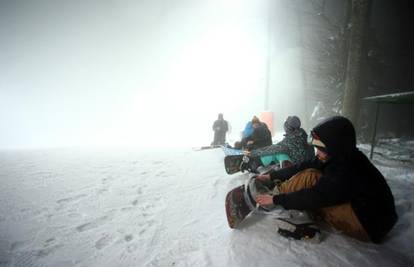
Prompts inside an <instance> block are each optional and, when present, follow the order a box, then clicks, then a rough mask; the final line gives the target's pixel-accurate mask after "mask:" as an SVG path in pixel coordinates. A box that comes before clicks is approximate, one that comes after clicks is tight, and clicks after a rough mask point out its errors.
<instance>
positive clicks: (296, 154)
mask: <svg viewBox="0 0 414 267" xmlns="http://www.w3.org/2000/svg"><path fill="white" fill-rule="evenodd" d="M300 126H301V122H300V119H299V118H298V117H297V116H289V117H287V119H286V121H285V123H284V124H283V128H284V130H285V134H284V138H283V139H282V141H280V142H278V143H276V144H274V145H270V146H267V147H264V148H261V149H257V150H254V151H252V152H251V153H250V156H251V157H263V156H268V155H275V154H277V153H286V154H287V155H288V156H289V158H290V159H289V160H290V161H291V162H292V163H293V164H297V163H301V162H303V161H305V160H308V159H311V158H312V157H313V156H314V152H313V148H312V146H310V145H309V144H308V135H307V134H306V132H305V130H303V129H302V128H301V127H300Z"/></svg>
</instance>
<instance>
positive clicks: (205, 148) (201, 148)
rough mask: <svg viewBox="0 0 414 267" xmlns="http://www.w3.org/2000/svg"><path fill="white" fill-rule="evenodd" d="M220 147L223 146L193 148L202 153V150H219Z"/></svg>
mask: <svg viewBox="0 0 414 267" xmlns="http://www.w3.org/2000/svg"><path fill="white" fill-rule="evenodd" d="M219 147H221V146H220V145H211V146H201V147H195V148H193V150H195V151H200V150H207V149H214V148H219Z"/></svg>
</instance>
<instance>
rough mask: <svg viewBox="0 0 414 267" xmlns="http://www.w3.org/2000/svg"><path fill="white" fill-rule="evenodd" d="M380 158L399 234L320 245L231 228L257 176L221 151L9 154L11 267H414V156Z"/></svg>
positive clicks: (2, 169) (4, 194) (269, 225)
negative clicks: (230, 205) (234, 204)
mask: <svg viewBox="0 0 414 267" xmlns="http://www.w3.org/2000/svg"><path fill="white" fill-rule="evenodd" d="M390 144H391V145H392V142H390ZM412 144H413V143H412V142H411V143H410V142H408V145H405V146H401V147H400V149H402V148H404V149H402V150H403V151H402V152H403V153H406V154H407V153H412V151H411V150H408V148H410V147H412ZM361 148H362V149H364V150H366V149H368V147H365V146H362V147H361ZM413 151H414V149H413ZM384 153H385V154H387V153H386V151H385V152H384V151H382V154H384ZM385 154H384V155H385ZM387 155H388V154H387ZM374 162H375V164H376V165H377V166H378V167H379V168H380V170H381V171H382V172H383V173H384V174H385V176H386V178H387V180H388V182H389V184H390V186H391V189H392V191H393V193H394V196H395V199H396V205H397V211H398V214H399V216H400V220H399V222H398V224H397V225H396V227H395V228H394V229H393V231H392V233H391V234H390V236H389V239H388V240H387V241H386V242H385V243H384V244H381V245H375V244H364V243H361V242H359V241H356V240H353V239H351V238H348V237H345V236H343V235H341V234H340V233H335V232H331V233H327V232H324V240H323V242H322V243H320V244H317V245H314V244H309V243H306V242H300V241H292V240H288V239H285V238H283V237H281V236H279V235H278V234H277V232H276V229H275V226H274V223H273V220H274V218H272V216H265V215H260V216H259V215H255V216H252V217H250V218H248V220H247V221H246V224H245V227H244V228H243V229H241V230H231V229H229V228H228V226H227V222H226V216H225V211H224V198H225V196H226V193H227V192H228V191H229V190H230V189H232V188H234V187H236V186H238V185H240V184H242V183H244V182H245V179H247V175H246V174H235V175H231V176H229V175H227V174H226V173H225V170H224V166H223V152H222V151H221V150H220V149H213V150H205V151H197V152H196V151H192V150H191V149H176V150H168V151H160V150H158V151H139V150H126V149H123V150H97V149H94V150H86V149H78V150H74V149H56V150H43V151H42V150H37V151H34V150H32V151H2V152H0V266H413V265H414V247H413V246H412V240H413V239H414V228H413V225H412V224H413V222H414V220H413V219H414V215H413V204H414V203H413V202H414V200H413V198H412V193H413V192H414V166H413V163H412V162H411V161H410V160H405V161H397V160H394V159H393V158H389V157H384V156H381V155H376V158H375V159H374ZM378 223H381V222H378Z"/></svg>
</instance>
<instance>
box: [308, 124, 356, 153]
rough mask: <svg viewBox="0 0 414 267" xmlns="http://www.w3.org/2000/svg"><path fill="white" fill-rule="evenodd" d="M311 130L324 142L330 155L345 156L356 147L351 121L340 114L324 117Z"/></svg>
mask: <svg viewBox="0 0 414 267" xmlns="http://www.w3.org/2000/svg"><path fill="white" fill-rule="evenodd" d="M312 132H313V133H314V134H316V135H317V136H318V137H319V138H320V140H321V141H322V142H323V143H324V144H325V146H326V150H327V152H328V153H329V154H330V155H331V156H341V155H343V156H346V155H349V154H350V153H352V152H354V151H355V150H357V149H356V135H355V129H354V126H353V125H352V123H351V121H350V120H348V119H347V118H345V117H342V116H334V117H330V118H328V119H325V120H324V121H322V122H321V123H319V124H318V125H316V126H315V127H314V128H313V130H312Z"/></svg>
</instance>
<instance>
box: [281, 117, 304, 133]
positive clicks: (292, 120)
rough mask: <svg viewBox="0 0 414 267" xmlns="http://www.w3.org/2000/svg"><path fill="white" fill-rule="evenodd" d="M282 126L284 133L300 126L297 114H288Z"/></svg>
mask: <svg viewBox="0 0 414 267" xmlns="http://www.w3.org/2000/svg"><path fill="white" fill-rule="evenodd" d="M283 127H284V128H285V132H286V133H292V132H294V131H296V130H298V129H299V128H300V119H299V118H298V117H297V116H289V117H287V119H286V121H285V124H284V125H283Z"/></svg>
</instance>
